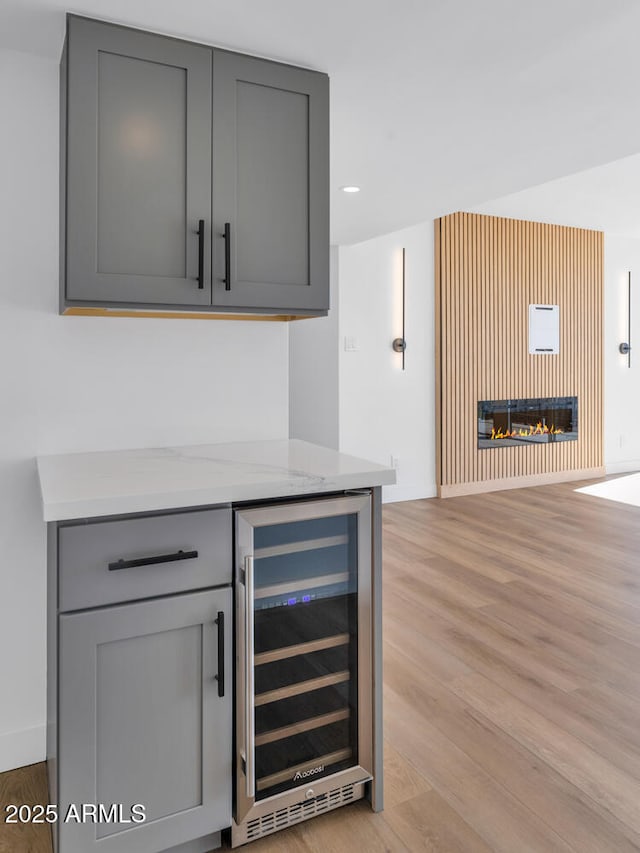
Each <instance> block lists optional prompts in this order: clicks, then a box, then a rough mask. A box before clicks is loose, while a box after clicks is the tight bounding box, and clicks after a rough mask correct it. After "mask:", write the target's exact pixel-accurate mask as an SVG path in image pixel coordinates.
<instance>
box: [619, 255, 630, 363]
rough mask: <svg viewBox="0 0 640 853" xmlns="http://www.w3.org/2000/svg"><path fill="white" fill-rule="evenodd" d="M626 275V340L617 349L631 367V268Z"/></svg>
mask: <svg viewBox="0 0 640 853" xmlns="http://www.w3.org/2000/svg"><path fill="white" fill-rule="evenodd" d="M627 276H628V277H627V340H626V341H625V342H624V343H622V344H620V346H619V347H618V349H619V350H620V352H621V353H622V355H626V356H627V367H631V270H629V272H628V274H627Z"/></svg>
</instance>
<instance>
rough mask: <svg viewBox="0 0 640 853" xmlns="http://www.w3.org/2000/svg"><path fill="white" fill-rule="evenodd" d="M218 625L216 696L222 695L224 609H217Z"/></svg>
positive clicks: (216, 621)
mask: <svg viewBox="0 0 640 853" xmlns="http://www.w3.org/2000/svg"><path fill="white" fill-rule="evenodd" d="M215 623H216V625H217V626H218V674H217V675H216V681H217V682H218V696H221V697H222V696H224V611H223V610H218V618H217V619H216V620H215Z"/></svg>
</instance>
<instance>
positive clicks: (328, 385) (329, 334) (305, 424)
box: [289, 246, 339, 450]
mask: <svg viewBox="0 0 640 853" xmlns="http://www.w3.org/2000/svg"><path fill="white" fill-rule="evenodd" d="M338 264H339V260H338V247H337V246H332V247H331V294H330V304H331V310H330V311H329V314H328V316H327V317H317V318H315V319H310V320H297V321H296V322H294V323H290V324H289V436H290V437H291V438H301V439H303V440H304V441H312V442H314V443H315V444H322V445H324V446H325V447H333V448H335V449H336V450H337V449H338V441H339V427H338V423H339V411H338V402H339V401H338V373H339V365H338Z"/></svg>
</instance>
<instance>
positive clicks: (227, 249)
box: [222, 222, 231, 290]
mask: <svg viewBox="0 0 640 853" xmlns="http://www.w3.org/2000/svg"><path fill="white" fill-rule="evenodd" d="M222 236H223V237H224V289H225V290H231V223H230V222H225V223H224V233H223V235H222Z"/></svg>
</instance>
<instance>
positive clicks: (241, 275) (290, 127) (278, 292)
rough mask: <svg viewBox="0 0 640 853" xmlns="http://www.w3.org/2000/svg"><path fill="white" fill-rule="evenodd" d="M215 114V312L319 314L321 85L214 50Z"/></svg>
mask: <svg viewBox="0 0 640 853" xmlns="http://www.w3.org/2000/svg"><path fill="white" fill-rule="evenodd" d="M213 111H214V112H213V116H214V118H213V227H214V234H213V270H214V276H213V301H214V304H215V305H226V306H236V307H247V306H256V305H265V306H266V305H268V306H270V307H272V308H279V309H284V310H297V309H302V310H305V309H306V310H318V311H326V310H327V309H328V307H329V301H328V296H329V294H328V280H329V270H328V264H329V203H328V188H329V121H328V116H329V82H328V78H327V77H326V75H324V74H318V73H317V72H313V71H307V70H304V69H301V68H294V67H292V66H288V65H280V64H278V63H275V62H267V61H265V60H261V59H255V58H253V57H248V56H242V55H240V54H235V53H226V52H224V51H214V58H213ZM225 231H226V236H225Z"/></svg>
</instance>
